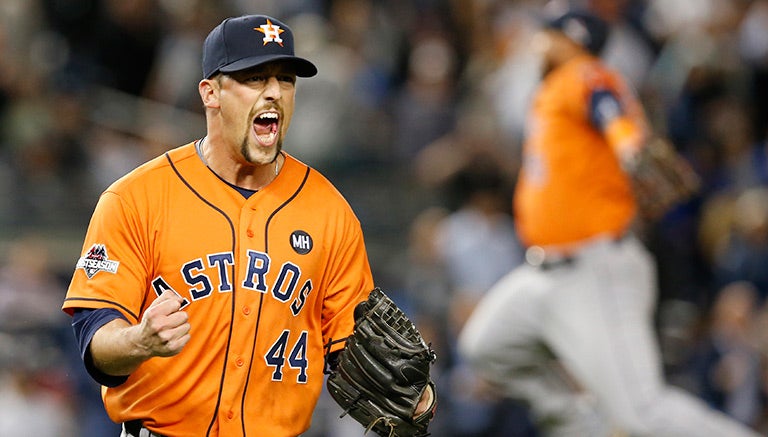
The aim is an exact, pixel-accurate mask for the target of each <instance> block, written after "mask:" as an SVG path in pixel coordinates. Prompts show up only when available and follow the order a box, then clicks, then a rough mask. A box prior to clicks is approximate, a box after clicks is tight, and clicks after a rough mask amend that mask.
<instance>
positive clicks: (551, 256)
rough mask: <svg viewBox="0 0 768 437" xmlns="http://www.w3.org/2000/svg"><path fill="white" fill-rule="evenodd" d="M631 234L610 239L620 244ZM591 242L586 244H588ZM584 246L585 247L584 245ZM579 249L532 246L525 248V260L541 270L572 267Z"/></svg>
mask: <svg viewBox="0 0 768 437" xmlns="http://www.w3.org/2000/svg"><path fill="white" fill-rule="evenodd" d="M628 236H629V234H628V233H623V234H621V235H619V236H617V237H610V238H609V241H610V242H611V243H613V244H619V243H621V242H622V241H624V240H625V239H626V238H627V237H628ZM588 245H589V243H587V244H586V246H588ZM582 248H583V247H582ZM578 255H579V250H578V249H576V250H574V251H572V252H568V253H563V252H557V251H548V250H547V249H545V248H543V247H541V246H530V247H528V248H527V249H526V250H525V261H526V263H528V264H529V265H531V266H533V267H537V268H539V269H541V270H552V269H556V268H561V267H570V266H572V265H573V264H575V263H576V261H577V260H578Z"/></svg>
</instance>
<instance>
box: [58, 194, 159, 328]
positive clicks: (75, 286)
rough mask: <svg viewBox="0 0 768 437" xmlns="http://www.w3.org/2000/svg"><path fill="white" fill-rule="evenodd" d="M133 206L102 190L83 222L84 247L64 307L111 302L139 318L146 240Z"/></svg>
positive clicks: (145, 272) (102, 305) (100, 305)
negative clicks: (84, 232)
mask: <svg viewBox="0 0 768 437" xmlns="http://www.w3.org/2000/svg"><path fill="white" fill-rule="evenodd" d="M144 228H145V226H144V225H143V224H142V223H141V222H140V221H139V219H138V215H137V214H136V211H135V210H134V209H132V208H131V206H130V205H129V204H128V203H127V202H125V200H124V199H123V198H121V197H120V196H119V195H118V194H116V193H114V192H110V191H107V192H105V193H103V194H102V196H101V197H100V198H99V201H98V203H97V205H96V209H95V211H94V214H93V216H92V218H91V222H90V224H89V225H88V231H87V233H86V237H85V242H84V244H83V251H82V254H81V257H80V259H79V260H78V263H77V265H76V268H75V273H74V274H73V276H72V281H71V282H70V285H69V289H68V290H67V296H66V298H65V300H64V304H63V307H62V309H63V311H65V312H66V313H68V314H70V315H71V314H72V313H73V311H74V309H75V308H114V309H117V310H118V311H120V312H121V313H123V314H124V315H125V316H126V317H127V318H128V320H132V321H134V322H136V321H138V317H139V313H140V311H141V307H142V302H143V300H144V299H145V296H146V290H147V288H148V285H147V283H148V280H147V277H148V265H147V264H148V262H147V258H146V256H145V254H146V253H148V242H147V237H146V233H145V232H144V231H143V229H144Z"/></svg>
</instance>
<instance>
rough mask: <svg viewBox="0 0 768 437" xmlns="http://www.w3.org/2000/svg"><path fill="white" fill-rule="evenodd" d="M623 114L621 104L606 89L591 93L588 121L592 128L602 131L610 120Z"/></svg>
mask: <svg viewBox="0 0 768 437" xmlns="http://www.w3.org/2000/svg"><path fill="white" fill-rule="evenodd" d="M623 114H624V109H623V108H622V106H621V102H619V99H618V98H617V97H616V95H615V94H614V93H613V92H611V91H610V90H606V89H598V90H594V91H592V95H591V96H590V99H589V121H590V122H591V123H592V126H594V127H595V128H597V129H598V130H600V131H604V130H605V128H606V127H607V126H608V123H610V122H611V120H613V119H614V118H616V117H618V116H620V115H623Z"/></svg>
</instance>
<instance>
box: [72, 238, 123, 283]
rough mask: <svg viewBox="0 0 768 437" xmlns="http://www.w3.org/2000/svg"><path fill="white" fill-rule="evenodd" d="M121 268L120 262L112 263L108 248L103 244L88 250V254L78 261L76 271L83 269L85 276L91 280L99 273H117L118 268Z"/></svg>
mask: <svg viewBox="0 0 768 437" xmlns="http://www.w3.org/2000/svg"><path fill="white" fill-rule="evenodd" d="M119 266H120V262H119V261H112V260H110V259H109V256H108V255H107V247H106V246H104V245H103V244H94V245H93V246H91V248H90V249H88V252H86V253H85V255H83V256H82V257H80V259H79V260H78V261H77V265H76V266H75V270H77V269H83V271H84V272H85V276H87V277H88V279H91V278H93V277H94V276H95V275H96V273H99V272H109V273H112V274H114V273H117V268H118V267H119Z"/></svg>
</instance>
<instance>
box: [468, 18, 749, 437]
mask: <svg viewBox="0 0 768 437" xmlns="http://www.w3.org/2000/svg"><path fill="white" fill-rule="evenodd" d="M607 34H608V27H607V25H606V23H604V22H603V21H601V20H600V19H598V18H597V17H595V16H593V15H590V14H588V13H585V12H581V11H576V10H569V11H566V12H564V13H561V14H560V15H558V16H556V17H554V18H552V19H550V20H548V21H547V25H546V26H545V27H544V28H543V29H542V31H541V32H540V33H539V35H538V36H537V39H536V40H535V41H536V44H537V47H538V48H539V49H540V50H541V51H542V55H543V57H544V61H545V64H546V65H545V73H544V77H543V80H542V82H541V84H540V86H539V89H538V90H537V93H536V94H535V96H534V99H533V101H532V106H531V111H530V114H529V121H528V123H529V124H528V126H527V132H526V141H525V144H524V146H523V154H524V156H523V158H524V163H523V168H522V171H521V174H520V178H519V181H518V184H517V186H516V193H515V204H514V210H515V216H516V223H517V226H518V233H519V236H520V238H521V239H522V240H523V242H524V243H525V244H526V246H527V248H528V249H527V252H526V260H527V263H525V264H523V265H521V266H520V267H519V268H517V269H515V270H513V271H512V272H511V273H509V274H508V275H507V276H505V277H504V278H502V279H501V280H500V281H499V282H498V283H497V284H496V285H495V286H494V287H492V289H491V290H490V291H489V292H488V294H487V295H486V296H485V298H484V300H483V301H481V303H480V304H479V305H478V306H477V307H476V309H475V310H474V313H473V314H472V316H471V317H470V319H469V321H468V322H467V323H466V325H465V326H464V329H463V332H462V333H461V337H460V340H459V343H460V344H459V348H460V352H461V354H462V355H463V356H464V357H465V358H466V359H467V360H469V361H470V362H471V363H472V364H473V366H474V368H475V369H476V370H477V371H478V373H479V374H481V375H483V376H484V377H485V378H487V379H488V380H489V381H491V382H492V383H494V384H495V385H498V386H499V387H500V388H502V389H503V390H504V391H505V393H506V394H508V395H509V396H511V397H516V398H521V399H524V400H525V401H527V403H528V405H530V407H531V411H532V415H533V417H534V419H536V420H537V421H538V424H539V426H540V427H541V430H542V431H543V432H544V433H545V434H546V435H558V436H559V435H562V436H593V437H598V436H606V435H610V434H611V433H612V432H614V431H615V430H621V431H623V432H625V433H628V434H629V435H633V436H634V435H638V436H656V437H658V436H691V437H693V436H695V437H704V436H711V437H723V436H729V437H737V436H738V437H744V436H753V435H755V433H754V432H752V431H751V430H749V429H748V428H746V427H744V426H742V425H741V424H738V423H736V422H734V421H731V420H730V419H729V418H728V417H726V416H725V415H722V414H720V413H718V412H715V411H714V410H710V409H708V408H707V407H706V406H705V405H704V404H703V403H701V402H699V401H698V400H697V399H696V398H694V397H692V396H690V395H688V394H687V393H685V392H683V391H682V390H678V389H675V388H672V387H670V386H667V385H665V382H664V381H663V373H662V367H661V362H660V357H659V348H658V346H657V344H656V342H655V338H654V331H653V324H652V319H653V309H654V299H655V293H656V290H655V277H654V275H655V272H654V266H653V262H652V259H651V257H650V255H649V253H648V252H647V250H646V248H645V247H644V246H643V244H642V243H641V242H640V241H639V240H638V239H637V238H635V236H633V234H632V232H631V230H630V229H631V228H632V226H633V221H634V220H635V218H636V216H637V215H638V210H639V206H638V203H637V201H636V200H635V193H634V190H635V187H634V185H635V184H634V181H635V179H636V176H637V175H638V174H643V175H647V174H648V172H646V171H645V170H646V169H642V168H641V167H643V166H645V164H639V163H640V162H644V161H643V160H642V159H640V158H641V157H642V156H644V153H645V152H644V150H645V148H647V147H649V144H650V143H651V138H652V136H651V135H650V133H649V130H648V127H647V123H646V121H645V119H644V115H643V113H642V110H641V108H640V104H639V102H638V100H637V98H636V97H635V96H634V95H633V94H632V92H631V91H630V90H629V89H628V87H627V86H626V84H625V83H624V80H623V79H622V78H621V77H619V75H617V73H615V72H613V71H611V70H609V69H608V68H607V67H606V66H604V65H603V64H602V63H601V62H600V60H599V59H598V57H597V54H598V53H599V52H600V49H601V47H602V46H603V44H604V42H605V40H606V37H607ZM663 182H664V181H663V180H661V179H659V180H657V181H656V185H663ZM669 189H671V190H674V189H675V188H674V187H672V188H669Z"/></svg>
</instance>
